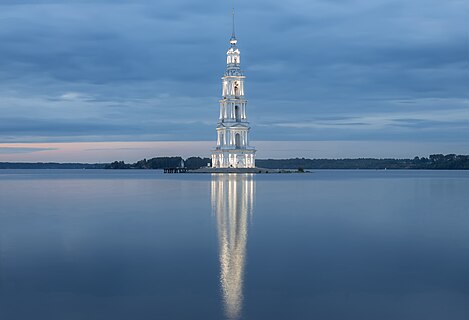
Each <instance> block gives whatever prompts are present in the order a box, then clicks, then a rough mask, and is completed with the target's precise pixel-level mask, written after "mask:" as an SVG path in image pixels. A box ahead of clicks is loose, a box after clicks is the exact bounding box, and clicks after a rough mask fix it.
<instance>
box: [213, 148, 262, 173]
mask: <svg viewBox="0 0 469 320" xmlns="http://www.w3.org/2000/svg"><path fill="white" fill-rule="evenodd" d="M255 154H256V150H255V149H232V150H222V149H216V150H213V151H212V168H235V169H236V168H255V167H256V159H255Z"/></svg>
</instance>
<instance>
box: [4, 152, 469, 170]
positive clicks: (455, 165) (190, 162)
mask: <svg viewBox="0 0 469 320" xmlns="http://www.w3.org/2000/svg"><path fill="white" fill-rule="evenodd" d="M207 164H211V159H210V158H200V157H190V158H188V159H185V160H184V159H183V158H182V157H156V158H152V159H148V160H147V159H143V160H140V161H137V162H135V163H125V162H124V161H114V162H112V163H107V164H106V163H104V164H88V163H21V162H19V163H11V162H0V169H165V168H177V167H181V166H184V167H186V168H188V169H199V168H201V167H205V166H207ZM256 166H258V167H260V168H266V169H426V170H469V155H456V154H447V155H443V154H433V155H431V156H429V157H428V158H426V157H421V158H420V157H415V158H413V159H372V158H359V159H305V158H295V159H267V160H262V159H258V160H256Z"/></svg>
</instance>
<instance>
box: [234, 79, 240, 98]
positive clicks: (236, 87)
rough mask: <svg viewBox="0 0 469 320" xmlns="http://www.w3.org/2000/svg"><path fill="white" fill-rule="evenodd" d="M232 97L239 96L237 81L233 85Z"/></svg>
mask: <svg viewBox="0 0 469 320" xmlns="http://www.w3.org/2000/svg"><path fill="white" fill-rule="evenodd" d="M234 95H235V96H236V97H237V96H239V83H238V82H237V81H236V82H235V83H234Z"/></svg>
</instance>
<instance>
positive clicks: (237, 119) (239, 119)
mask: <svg viewBox="0 0 469 320" xmlns="http://www.w3.org/2000/svg"><path fill="white" fill-rule="evenodd" d="M235 117H236V122H240V121H241V112H240V111H239V107H238V106H235Z"/></svg>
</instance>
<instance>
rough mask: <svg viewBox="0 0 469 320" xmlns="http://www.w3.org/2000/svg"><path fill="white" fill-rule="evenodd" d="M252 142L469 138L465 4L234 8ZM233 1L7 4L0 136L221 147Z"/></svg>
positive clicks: (299, 0) (399, 0)
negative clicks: (216, 143) (217, 140)
mask: <svg viewBox="0 0 469 320" xmlns="http://www.w3.org/2000/svg"><path fill="white" fill-rule="evenodd" d="M237 6H238V8H237V11H238V16H237V33H238V38H239V40H240V48H241V50H242V54H243V67H244V68H245V70H246V73H247V76H248V78H247V94H248V98H249V99H250V104H249V107H250V109H249V116H250V118H251V121H252V125H253V131H252V135H253V139H258V140H259V139H262V140H318V139H324V140H328V139H338V140H347V139H356V140H357V139H358V140H360V139H363V140H367V139H370V137H372V138H373V139H377V140H380V139H382V140H390V139H397V140H402V141H426V142H429V141H440V142H441V141H443V142H444V141H448V142H451V141H456V140H457V141H459V140H461V139H468V138H469V124H468V118H467V116H468V115H467V112H466V111H467V110H468V108H469V104H468V90H467V88H468V87H469V78H468V56H469V55H468V48H469V44H468V38H467V26H466V21H467V16H466V14H465V13H464V12H465V11H464V1H459V0H448V1H444V2H442V1H436V0H425V1H424V0H416V1H411V2H409V1H404V0H393V1H391V0H379V1H371V0H342V1H337V0H336V1H319V0H318V1H306V0H291V1H288V2H281V1H278V2H277V1H267V0H260V1H256V2H249V1H238V4H237ZM229 14H230V5H229V4H228V3H223V2H220V1H215V0H204V1H197V2H194V1H188V0H176V1H169V0H162V1H157V2H156V1H149V0H141V1H132V2H129V1H124V0H121V1H116V0H112V1H111V0H99V1H91V0H90V1H85V0H83V1H78V0H76V1H73V0H69V1H64V0H61V1H52V0H35V1H26V0H22V1H18V0H15V1H6V0H3V1H1V3H0V43H2V50H0V111H1V114H0V140H1V141H2V142H38V141H41V142H47V141H118V140H120V141H136V140H212V139H213V138H214V135H215V131H214V127H215V123H216V120H217V115H218V111H217V108H218V106H217V104H218V99H219V95H220V76H221V74H222V73H223V70H224V53H225V51H226V49H227V39H228V37H229V35H230V32H231V30H230V17H229Z"/></svg>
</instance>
